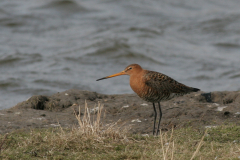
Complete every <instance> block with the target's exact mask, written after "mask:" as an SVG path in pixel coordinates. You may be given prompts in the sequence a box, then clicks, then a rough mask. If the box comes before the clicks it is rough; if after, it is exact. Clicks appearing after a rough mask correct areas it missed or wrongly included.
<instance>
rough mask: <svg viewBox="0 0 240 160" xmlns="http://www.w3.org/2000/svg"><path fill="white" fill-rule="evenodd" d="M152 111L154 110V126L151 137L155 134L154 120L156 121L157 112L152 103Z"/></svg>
mask: <svg viewBox="0 0 240 160" xmlns="http://www.w3.org/2000/svg"><path fill="white" fill-rule="evenodd" d="M153 109H154V126H153V135H154V134H155V124H156V119H157V111H156V108H155V104H154V103H153Z"/></svg>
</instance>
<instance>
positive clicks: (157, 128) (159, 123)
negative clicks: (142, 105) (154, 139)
mask: <svg viewBox="0 0 240 160" xmlns="http://www.w3.org/2000/svg"><path fill="white" fill-rule="evenodd" d="M158 107H159V112H160V117H159V121H158V128H157V135H158V134H159V127H160V122H161V119H162V110H161V105H160V102H158Z"/></svg>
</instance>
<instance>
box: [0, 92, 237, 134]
mask: <svg viewBox="0 0 240 160" xmlns="http://www.w3.org/2000/svg"><path fill="white" fill-rule="evenodd" d="M85 101H86V102H87V103H88V107H89V108H90V109H93V108H94V106H96V105H97V104H98V103H101V104H104V110H105V118H104V123H105V124H107V123H109V122H116V121H118V120H119V119H121V121H120V122H119V123H122V124H124V125H128V126H131V130H130V132H131V133H139V134H146V133H147V134H151V133H152V128H153V118H154V114H153V113H154V112H153V107H152V104H151V103H147V102H145V101H143V100H141V99H140V98H139V97H138V96H137V95H135V94H122V95H104V94H99V93H96V92H89V91H81V90H74V89H71V90H67V91H65V92H61V93H56V94H54V95H52V96H43V95H39V96H32V97H31V98H29V99H28V100H26V101H23V102H21V103H18V104H17V105H16V106H14V107H12V108H10V109H5V110H0V134H4V133H7V132H11V131H13V130H16V129H29V128H47V127H57V126H59V124H60V125H61V126H62V127H72V126H74V125H77V120H76V118H75V116H74V114H73V109H75V110H78V106H79V105H80V107H81V114H83V112H84V106H85V105H84V104H85ZM161 106H162V111H163V118H162V122H161V129H162V130H169V129H171V128H172V127H174V128H180V127H185V126H192V127H194V128H196V129H203V128H206V127H209V126H214V125H221V124H224V123H229V122H230V123H237V124H240V91H231V92H227V91H224V92H212V93H203V92H197V93H191V94H188V95H184V96H182V97H177V98H174V99H172V100H169V101H165V102H161ZM94 114H95V113H94V112H92V115H93V116H94Z"/></svg>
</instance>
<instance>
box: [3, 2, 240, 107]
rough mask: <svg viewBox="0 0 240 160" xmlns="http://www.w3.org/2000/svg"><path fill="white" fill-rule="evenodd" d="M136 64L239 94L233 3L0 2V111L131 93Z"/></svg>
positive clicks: (238, 20) (239, 13)
mask: <svg viewBox="0 0 240 160" xmlns="http://www.w3.org/2000/svg"><path fill="white" fill-rule="evenodd" d="M131 63H138V64H140V65H141V66H142V67H143V68H145V69H149V70H154V71H158V72H161V73H164V74H166V75H168V76H170V77H172V78H174V79H176V80H177V81H179V82H181V83H184V84H186V85H189V86H192V87H197V88H200V89H201V90H203V91H206V92H209V91H236V90H240V3H239V0H148V1H146V0H41V1H39V0H17V1H10V0H1V1H0V102H1V103H0V109H3V108H9V107H12V106H14V105H15V104H17V103H18V102H21V101H24V100H26V99H27V98H29V97H31V96H32V95H41V94H43V95H51V94H54V93H57V92H62V91H65V90H68V89H72V88H75V89H81V90H89V91H95V92H99V93H104V94H123V93H133V91H132V90H131V88H130V87H129V77H128V76H121V77H115V78H113V79H107V80H104V81H99V82H96V79H98V78H101V77H104V76H108V75H111V74H113V73H116V72H120V71H122V70H123V69H124V68H125V67H126V66H127V65H129V64H131Z"/></svg>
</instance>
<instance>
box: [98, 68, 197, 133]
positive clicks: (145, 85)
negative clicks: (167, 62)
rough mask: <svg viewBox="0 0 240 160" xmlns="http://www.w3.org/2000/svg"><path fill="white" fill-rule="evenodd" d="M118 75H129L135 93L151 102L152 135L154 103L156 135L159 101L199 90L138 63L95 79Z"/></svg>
mask: <svg viewBox="0 0 240 160" xmlns="http://www.w3.org/2000/svg"><path fill="white" fill-rule="evenodd" d="M120 75H129V76H130V86H131V88H132V90H133V91H134V92H136V93H137V95H138V96H139V97H140V98H142V99H143V100H145V101H148V102H152V104H153V109H154V126H153V135H154V134H155V125H156V118H157V111H156V107H155V104H154V103H156V102H157V103H158V107H159V112H160V117H159V122H158V128H157V135H158V133H159V126H160V122H161V118H162V110H161V105H160V102H161V101H164V100H169V99H171V98H173V97H176V96H181V95H184V94H187V93H190V92H197V91H199V89H198V88H192V87H188V86H186V85H184V84H182V83H179V82H177V81H175V80H174V79H172V78H170V77H168V76H166V75H164V74H162V73H158V72H154V71H148V70H145V69H142V67H141V66H140V65H138V64H131V65H129V66H127V67H126V68H125V69H124V70H123V71H122V72H119V73H116V74H113V75H111V76H107V77H103V78H100V79H97V81H99V80H102V79H107V78H112V77H116V76H120Z"/></svg>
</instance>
